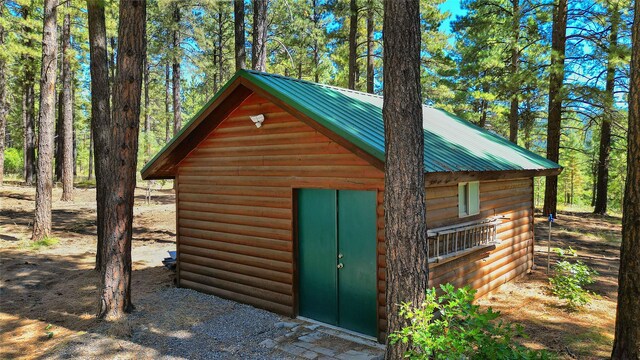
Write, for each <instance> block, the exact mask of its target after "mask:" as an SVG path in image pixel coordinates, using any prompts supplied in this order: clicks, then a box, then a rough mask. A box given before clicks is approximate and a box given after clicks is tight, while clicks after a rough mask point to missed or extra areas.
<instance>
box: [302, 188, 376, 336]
mask: <svg viewBox="0 0 640 360" xmlns="http://www.w3.org/2000/svg"><path fill="white" fill-rule="evenodd" d="M298 269H299V270H298V274H299V282H298V288H299V314H300V315H301V316H304V317H308V318H311V319H315V320H318V321H322V322H326V323H329V324H333V325H338V326H340V327H344V328H346V329H350V330H354V331H357V332H360V333H363V334H368V335H372V336H376V331H377V329H376V319H377V316H376V193H375V191H349V190H340V191H336V190H317V189H302V190H299V191H298Z"/></svg>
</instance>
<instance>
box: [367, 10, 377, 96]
mask: <svg viewBox="0 0 640 360" xmlns="http://www.w3.org/2000/svg"><path fill="white" fill-rule="evenodd" d="M373 14H374V11H373V0H368V1H367V92H368V93H369V94H373V78H374V75H375V74H374V68H373V30H374V29H373Z"/></svg>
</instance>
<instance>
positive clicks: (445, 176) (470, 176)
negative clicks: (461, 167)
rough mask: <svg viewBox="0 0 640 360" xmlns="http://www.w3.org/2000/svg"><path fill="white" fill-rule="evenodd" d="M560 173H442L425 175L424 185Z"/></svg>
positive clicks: (557, 170) (551, 170)
mask: <svg viewBox="0 0 640 360" xmlns="http://www.w3.org/2000/svg"><path fill="white" fill-rule="evenodd" d="M561 172H562V167H558V168H544V169H520V170H482V171H480V170H478V171H442V172H428V173H425V175H424V176H425V183H427V184H428V185H436V184H445V183H452V182H464V181H480V180H506V179H519V178H533V177H538V176H556V175H559V174H560V173H561Z"/></svg>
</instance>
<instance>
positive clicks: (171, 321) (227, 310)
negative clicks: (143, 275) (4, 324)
mask: <svg viewBox="0 0 640 360" xmlns="http://www.w3.org/2000/svg"><path fill="white" fill-rule="evenodd" d="M135 305H136V310H135V311H134V312H133V313H132V314H131V315H130V316H129V317H128V319H127V321H126V322H124V323H121V324H117V325H115V326H107V325H106V324H102V325H99V326H98V327H97V328H96V329H94V330H93V331H92V332H91V333H86V334H83V335H81V336H79V337H76V338H74V339H73V340H71V341H69V342H68V343H66V344H63V345H62V346H60V347H59V348H58V349H56V350H54V352H53V353H52V354H50V355H48V356H47V358H51V359H69V358H76V359H77V358H81V359H113V358H118V359H274V358H278V359H280V358H292V357H291V356H289V355H287V354H286V353H283V352H281V351H280V350H278V349H275V348H267V347H265V346H261V345H260V343H261V342H263V341H265V340H267V339H273V338H277V337H280V336H282V335H284V334H285V333H286V332H288V331H289V330H288V329H286V328H284V327H277V326H275V324H277V323H279V322H282V321H283V320H284V318H282V317H280V316H278V315H275V314H273V313H270V312H267V311H263V310H259V309H256V308H253V307H251V306H248V305H244V304H239V303H236V302H233V301H229V300H225V299H221V298H218V297H216V296H212V295H206V294H202V293H198V292H196V291H193V290H189V289H177V288H169V289H165V290H160V291H158V292H157V293H156V294H154V296H150V297H147V298H146V299H144V300H142V301H141V302H139V303H138V304H135Z"/></svg>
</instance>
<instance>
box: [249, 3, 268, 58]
mask: <svg viewBox="0 0 640 360" xmlns="http://www.w3.org/2000/svg"><path fill="white" fill-rule="evenodd" d="M251 66H252V67H253V69H254V70H257V71H267V0H254V1H253V50H252V51H251Z"/></svg>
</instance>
